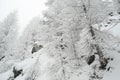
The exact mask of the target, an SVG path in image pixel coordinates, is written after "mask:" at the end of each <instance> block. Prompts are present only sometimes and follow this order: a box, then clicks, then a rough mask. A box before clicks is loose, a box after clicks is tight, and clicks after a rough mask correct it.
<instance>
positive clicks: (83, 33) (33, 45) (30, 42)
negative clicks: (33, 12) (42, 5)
mask: <svg viewBox="0 0 120 80" xmlns="http://www.w3.org/2000/svg"><path fill="white" fill-rule="evenodd" d="M112 4H113V2H109V1H103V0H69V1H68V0H48V2H47V3H46V5H47V6H48V10H47V11H45V12H44V19H40V18H39V17H35V18H34V19H33V20H31V21H30V23H29V24H28V25H27V27H26V29H25V30H24V32H23V34H22V36H21V37H20V38H19V41H18V44H17V52H16V54H14V56H15V57H16V59H14V60H9V61H6V62H5V64H6V65H5V64H4V62H2V61H1V66H2V69H1V70H3V68H5V69H6V70H4V71H1V74H0V80H105V79H106V80H109V79H108V77H107V76H106V74H110V72H112V71H114V69H115V68H118V67H116V66H115V65H114V63H115V64H116V63H117V61H119V60H120V59H119V58H118V57H120V55H119V53H120V51H119V49H120V46H119V45H120V43H119V39H118V38H116V37H114V36H113V35H112V34H110V33H108V31H106V32H105V28H102V29H100V26H102V27H105V23H106V22H107V20H108V21H111V18H112V17H111V14H110V13H111V12H113V8H114V6H113V5H112ZM114 21H118V22H119V18H117V19H115V18H114V19H112V21H111V23H110V24H114ZM110 24H109V25H107V26H108V27H110V26H111V25H110ZM116 56H118V57H116ZM4 65H5V67H4ZM117 65H118V64H117ZM118 66H120V65H118ZM8 68H9V69H8ZM104 75H105V77H104ZM3 76H6V77H3Z"/></svg>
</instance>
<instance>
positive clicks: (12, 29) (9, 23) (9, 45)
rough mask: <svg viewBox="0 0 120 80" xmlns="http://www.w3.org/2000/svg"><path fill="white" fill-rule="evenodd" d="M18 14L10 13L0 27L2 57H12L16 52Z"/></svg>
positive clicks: (0, 51)
mask: <svg viewBox="0 0 120 80" xmlns="http://www.w3.org/2000/svg"><path fill="white" fill-rule="evenodd" d="M17 30H18V26H17V13H16V11H15V12H12V13H10V14H9V15H8V16H7V17H6V18H5V19H4V21H3V22H2V23H1V26H0V32H1V35H0V46H1V48H0V55H1V56H0V57H3V56H8V55H9V56H12V55H13V52H14V51H15V50H14V49H15V42H16V40H17V35H18V34H17V32H18V31H17Z"/></svg>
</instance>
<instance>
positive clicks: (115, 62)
mask: <svg viewBox="0 0 120 80" xmlns="http://www.w3.org/2000/svg"><path fill="white" fill-rule="evenodd" d="M94 32H95V34H96V42H97V44H99V46H100V49H101V50H102V52H103V55H104V57H105V58H106V59H107V61H108V64H107V66H106V68H105V69H101V68H100V62H99V56H98V54H97V53H94V54H93V53H92V54H91V50H92V47H91V45H90V44H89V43H94V44H95V43H96V42H94V41H91V36H90V34H89V29H88V28H84V29H83V30H82V31H81V33H80V34H79V36H80V39H79V41H78V42H77V43H76V44H75V46H76V51H77V55H78V57H77V58H78V59H77V60H78V61H76V59H75V58H76V57H74V55H72V54H69V53H70V52H69V51H71V50H70V49H71V48H70V44H67V46H68V47H64V48H65V49H64V50H63V51H60V50H58V48H56V45H57V43H55V42H51V43H49V44H46V45H44V48H42V49H41V50H39V51H38V52H36V53H34V54H33V55H32V57H29V58H27V59H25V60H23V61H17V60H16V61H9V62H7V63H6V64H12V65H13V66H12V67H11V68H10V69H8V70H7V71H4V72H1V73H0V80H112V78H111V77H112V75H114V77H116V76H117V73H118V72H120V71H119V67H120V65H119V57H120V51H119V50H120V42H119V40H118V39H116V38H115V37H114V36H112V35H111V34H108V33H106V32H103V31H102V32H101V31H98V30H96V29H94ZM93 50H94V49H93ZM93 52H95V51H93ZM90 55H95V60H94V61H93V62H92V63H91V64H87V61H88V57H89V56H90ZM78 64H79V65H78ZM4 76H6V77H4ZM110 76H111V77H110ZM117 77H118V76H117Z"/></svg>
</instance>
